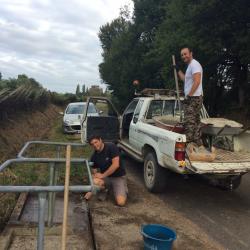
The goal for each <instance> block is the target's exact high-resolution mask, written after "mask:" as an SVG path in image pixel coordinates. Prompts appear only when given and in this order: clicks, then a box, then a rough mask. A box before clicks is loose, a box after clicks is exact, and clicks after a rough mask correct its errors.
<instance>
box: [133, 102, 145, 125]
mask: <svg viewBox="0 0 250 250" xmlns="http://www.w3.org/2000/svg"><path fill="white" fill-rule="evenodd" d="M142 104H143V100H140V101H139V103H138V104H137V106H136V109H135V112H134V117H133V123H137V121H138V119H139V114H140V112H141V107H142Z"/></svg>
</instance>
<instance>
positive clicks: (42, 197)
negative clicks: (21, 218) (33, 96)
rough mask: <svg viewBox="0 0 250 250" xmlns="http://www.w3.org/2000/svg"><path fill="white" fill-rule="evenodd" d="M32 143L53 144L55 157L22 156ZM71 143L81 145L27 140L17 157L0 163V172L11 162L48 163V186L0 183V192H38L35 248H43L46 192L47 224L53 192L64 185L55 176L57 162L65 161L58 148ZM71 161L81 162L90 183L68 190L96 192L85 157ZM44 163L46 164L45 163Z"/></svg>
mask: <svg viewBox="0 0 250 250" xmlns="http://www.w3.org/2000/svg"><path fill="white" fill-rule="evenodd" d="M32 144H42V145H55V146H57V152H56V154H57V155H56V158H31V157H27V156H25V157H24V154H25V153H26V152H27V150H28V148H29V146H30V145H32ZM67 145H71V146H72V147H83V144H80V143H63V142H48V141H29V142H27V143H26V144H25V145H24V147H23V148H22V149H21V151H20V152H19V153H18V156H17V157H18V158H16V159H10V160H7V161H5V162H4V163H3V164H1V165H0V172H2V171H4V170H5V169H6V168H8V167H9V166H10V165H12V164H13V163H15V164H17V163H18V164H19V163H47V164H49V171H50V174H49V176H50V178H49V186H16V185H7V186H1V185H0V192H4V193H6V192H9V193H10V192H11V193H22V192H31V193H38V201H39V210H38V235H37V249H38V250H43V249H44V228H45V205H46V199H47V194H48V220H47V222H48V226H49V227H51V226H52V225H53V216H54V206H55V194H56V192H63V191H64V186H58V185H56V183H57V177H58V170H59V168H60V167H62V166H60V165H59V164H58V163H66V159H65V158H60V150H61V147H62V146H65V147H66V146H67ZM71 163H83V164H84V165H85V166H86V168H87V174H88V178H89V182H90V185H75V186H69V190H70V191H72V192H78V193H79V192H80V193H81V192H90V191H91V192H96V191H97V190H98V187H96V186H95V185H94V183H93V180H92V175H91V171H90V163H89V162H88V160H87V159H84V158H72V159H71ZM47 164H46V165H47Z"/></svg>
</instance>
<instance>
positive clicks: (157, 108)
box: [146, 100, 163, 119]
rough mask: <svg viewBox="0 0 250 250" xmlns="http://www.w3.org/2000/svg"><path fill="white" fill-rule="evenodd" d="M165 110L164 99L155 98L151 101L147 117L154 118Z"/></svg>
mask: <svg viewBox="0 0 250 250" xmlns="http://www.w3.org/2000/svg"><path fill="white" fill-rule="evenodd" d="M162 110H163V101H162V100H153V101H152V102H151V103H150V106H149V108H148V113H147V117H146V118H147V119H152V118H153V117H154V116H160V115H162Z"/></svg>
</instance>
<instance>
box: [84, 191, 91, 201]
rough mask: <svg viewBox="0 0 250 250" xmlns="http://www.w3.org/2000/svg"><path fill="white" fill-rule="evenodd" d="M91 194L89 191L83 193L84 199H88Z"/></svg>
mask: <svg viewBox="0 0 250 250" xmlns="http://www.w3.org/2000/svg"><path fill="white" fill-rule="evenodd" d="M91 196H92V193H91V192H88V193H86V194H85V195H84V199H86V200H89V199H90V198H91Z"/></svg>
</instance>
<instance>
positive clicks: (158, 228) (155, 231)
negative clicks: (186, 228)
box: [141, 224, 176, 250]
mask: <svg viewBox="0 0 250 250" xmlns="http://www.w3.org/2000/svg"><path fill="white" fill-rule="evenodd" d="M141 234H142V235H143V240H144V250H171V249H172V245H173V241H174V240H175V239H176V233H175V232H174V231H173V230H172V229H170V228H168V227H166V226H163V225H159V224H148V225H143V226H142V227H141Z"/></svg>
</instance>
